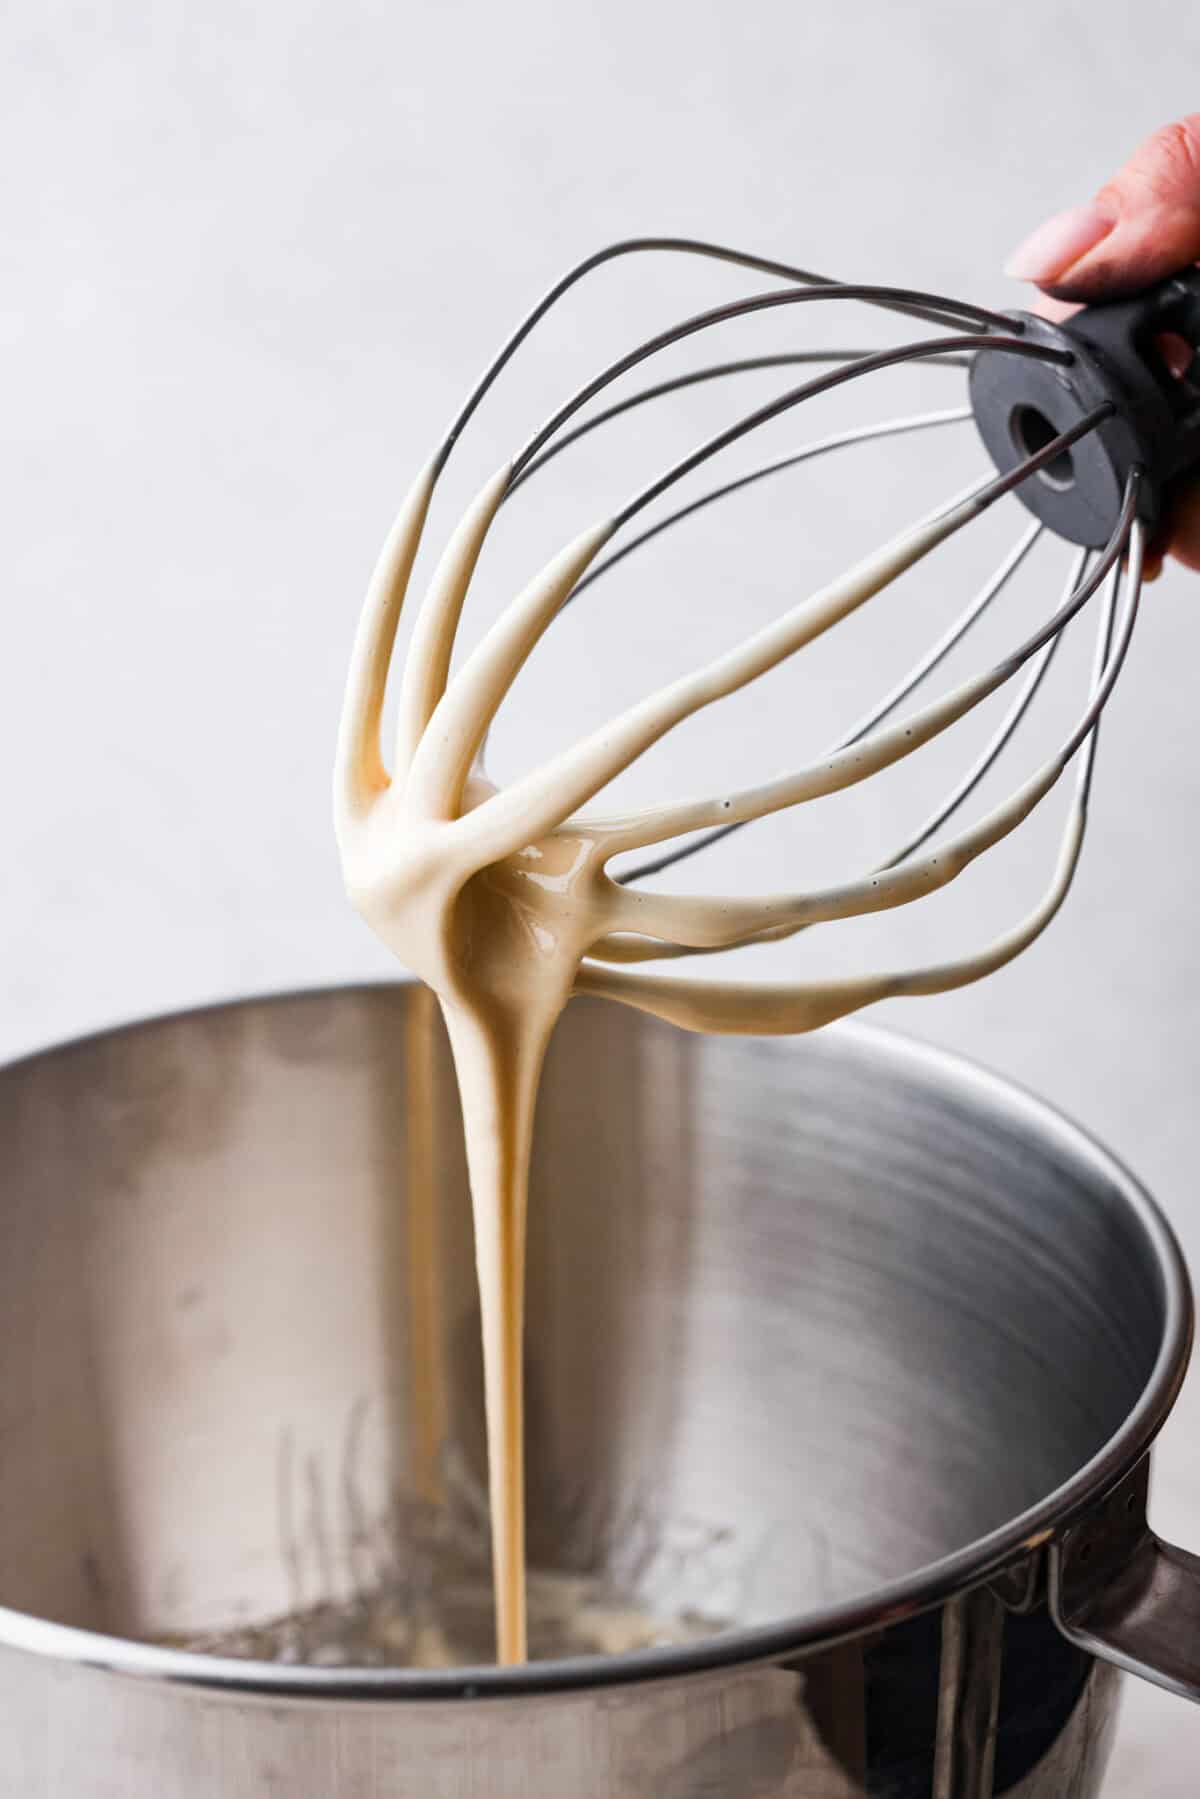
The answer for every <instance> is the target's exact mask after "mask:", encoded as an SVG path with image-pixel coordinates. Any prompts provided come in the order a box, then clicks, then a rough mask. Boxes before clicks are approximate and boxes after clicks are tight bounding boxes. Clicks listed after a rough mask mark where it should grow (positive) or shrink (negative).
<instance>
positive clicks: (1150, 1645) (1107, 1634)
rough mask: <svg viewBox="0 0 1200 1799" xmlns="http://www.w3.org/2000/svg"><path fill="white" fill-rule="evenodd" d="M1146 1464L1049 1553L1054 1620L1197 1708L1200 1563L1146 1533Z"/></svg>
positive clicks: (1086, 1645)
mask: <svg viewBox="0 0 1200 1799" xmlns="http://www.w3.org/2000/svg"><path fill="white" fill-rule="evenodd" d="M1149 1479H1150V1458H1149V1456H1144V1457H1143V1458H1142V1460H1141V1461H1140V1462H1139V1463H1138V1465H1137V1467H1136V1468H1135V1469H1134V1470H1133V1471H1132V1473H1130V1474H1128V1475H1126V1477H1125V1479H1124V1480H1123V1481H1122V1482H1121V1483H1120V1485H1119V1486H1117V1487H1115V1488H1114V1489H1113V1490H1112V1492H1111V1493H1109V1495H1108V1497H1107V1498H1106V1499H1105V1500H1104V1502H1103V1503H1102V1504H1101V1505H1100V1506H1099V1507H1098V1508H1097V1509H1096V1510H1094V1511H1092V1512H1089V1513H1088V1515H1087V1516H1086V1517H1085V1518H1083V1519H1082V1520H1081V1521H1080V1522H1079V1523H1078V1524H1075V1525H1072V1526H1071V1528H1070V1529H1069V1530H1067V1531H1065V1532H1064V1533H1063V1535H1062V1536H1061V1537H1060V1538H1059V1539H1058V1540H1057V1541H1056V1542H1054V1543H1052V1544H1051V1545H1050V1551H1049V1559H1048V1565H1047V1576H1048V1588H1049V1601H1050V1611H1051V1615H1052V1616H1053V1618H1054V1622H1055V1623H1056V1624H1057V1625H1058V1628H1059V1629H1060V1630H1061V1631H1062V1633H1063V1635H1064V1636H1065V1637H1068V1638H1070V1640H1071V1642H1073V1643H1077V1644H1078V1645H1079V1647H1080V1648H1081V1649H1086V1650H1088V1651H1089V1652H1090V1653H1091V1654H1092V1655H1098V1656H1100V1657H1101V1658H1102V1659H1103V1660H1104V1661H1108V1662H1115V1663H1116V1665H1117V1666H1118V1667H1119V1668H1126V1669H1128V1670H1129V1672H1130V1673H1131V1674H1139V1675H1141V1676H1142V1678H1143V1679H1144V1680H1151V1681H1153V1682H1154V1684H1155V1685H1156V1686H1160V1687H1166V1688H1167V1690H1168V1691H1169V1692H1172V1693H1180V1694H1182V1695H1183V1697H1184V1698H1185V1699H1195V1700H1200V1556H1195V1555H1189V1554H1188V1552H1187V1550H1186V1549H1176V1548H1175V1547H1174V1545H1173V1544H1171V1543H1164V1542H1163V1541H1162V1539H1161V1538H1160V1537H1156V1536H1155V1534H1154V1532H1153V1531H1152V1530H1151V1529H1150V1527H1149V1525H1148V1524H1147V1523H1146V1495H1147V1492H1148V1489H1149Z"/></svg>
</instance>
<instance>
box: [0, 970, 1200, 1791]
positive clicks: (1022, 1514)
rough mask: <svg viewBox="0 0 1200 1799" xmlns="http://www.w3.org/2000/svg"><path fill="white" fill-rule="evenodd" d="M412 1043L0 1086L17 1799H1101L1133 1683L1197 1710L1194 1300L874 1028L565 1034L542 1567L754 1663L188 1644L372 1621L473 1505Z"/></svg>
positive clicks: (465, 1276) (457, 1251)
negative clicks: (395, 1661)
mask: <svg viewBox="0 0 1200 1799" xmlns="http://www.w3.org/2000/svg"><path fill="white" fill-rule="evenodd" d="M423 1004H424V996H423V994H422V993H421V992H420V990H418V989H415V988H413V987H411V986H408V985H406V984H400V985H394V986H377V987H366V988H356V989H346V990H336V991H329V992H320V993H309V994H299V995H290V996H284V997H281V998H274V999H267V1000H251V1001H247V1002H245V1003H240V1004H234V1005H229V1006H221V1007H217V1008H214V1009H211V1010H207V1011H200V1012H192V1013H187V1014H182V1015H178V1016H174V1017H168V1018H162V1019H155V1020H151V1021H149V1022H147V1023H142V1024H137V1025H133V1026H130V1027H127V1028H124V1029H121V1030H117V1031H114V1032H111V1033H108V1034H106V1035H103V1036H99V1037H94V1038H91V1039H88V1040H86V1041H83V1042H79V1043H74V1044H69V1045H66V1046H65V1047H63V1048H60V1049H56V1050H52V1051H50V1052H47V1053H44V1054H40V1055H36V1056H33V1057H30V1058H28V1059H27V1060H25V1061H23V1062H19V1063H17V1064H14V1065H12V1066H10V1067H9V1068H7V1069H6V1070H4V1071H2V1072H0V1181H2V1183H3V1192H4V1202H3V1206H2V1207H0V1292H2V1295H3V1304H2V1305H0V1444H2V1445H3V1454H2V1456H0V1606H2V1607H3V1608H4V1609H3V1610H0V1692H2V1693H3V1704H2V1705H0V1799H18V1796H19V1799H33V1796H34V1795H36V1796H37V1799H199V1796H200V1795H205V1796H207V1795H210V1794H214V1793H220V1794H221V1795H222V1799H262V1796H263V1795H269V1794H276V1793H277V1794H286V1795H287V1796H288V1799H330V1795H335V1794H336V1795H339V1796H341V1795H344V1796H346V1799H483V1796H484V1795H486V1796H487V1799H515V1796H516V1795H518V1794H520V1795H527V1794H532V1795H535V1799H560V1796H561V1799H593V1796H594V1799H601V1796H603V1799H648V1795H650V1794H654V1795H656V1796H660V1799H701V1796H702V1795H706V1796H711V1795H716V1794H720V1795H721V1796H722V1799H856V1796H859V1795H868V1794H869V1795H878V1796H881V1799H882V1796H886V1799H930V1795H934V1796H935V1799H994V1796H996V1795H1000V1794H1011V1795H1017V1796H1019V1799H1062V1796H1063V1795H1064V1794H1066V1793H1070V1794H1072V1795H1073V1799H1089V1796H1090V1795H1093V1794H1095V1793H1097V1792H1098V1791H1099V1789H1100V1783H1101V1780H1102V1776H1103V1769H1104V1762H1105V1756H1106V1753H1107V1743H1108V1738H1109V1734H1110V1729H1111V1723H1112V1717H1113V1708H1114V1701H1115V1690H1116V1681H1117V1675H1116V1672H1115V1667H1114V1665H1113V1664H1114V1663H1117V1664H1121V1665H1124V1666H1127V1667H1130V1666H1132V1667H1136V1668H1138V1669H1139V1670H1140V1671H1141V1672H1143V1673H1146V1674H1148V1675H1149V1676H1150V1677H1151V1678H1155V1679H1158V1680H1161V1681H1162V1682H1164V1683H1165V1684H1167V1685H1170V1686H1173V1687H1175V1688H1177V1689H1178V1690H1180V1691H1184V1692H1189V1693H1193V1694H1194V1693H1195V1691H1196V1690H1197V1688H1198V1686H1200V1578H1198V1577H1197V1572H1196V1568H1197V1564H1194V1563H1193V1561H1192V1558H1190V1557H1188V1556H1186V1555H1184V1554H1183V1553H1182V1552H1180V1551H1175V1550H1172V1549H1169V1548H1168V1547H1167V1546H1165V1545H1162V1544H1160V1543H1159V1542H1158V1540H1157V1539H1156V1538H1155V1537H1153V1535H1152V1533H1150V1532H1149V1531H1148V1529H1147V1527H1146V1524H1145V1514H1144V1500H1145V1490H1146V1473H1147V1451H1148V1448H1149V1445H1150V1442H1151V1440H1152V1438H1153V1436H1154V1434H1155V1432H1156V1431H1157V1429H1158V1428H1159V1426H1160V1425H1161V1423H1162V1421H1163V1419H1164V1418H1165V1416H1166V1414H1167V1412H1168V1411H1169V1409H1170V1406H1171V1404H1172V1403H1173V1401H1174V1399H1175V1396H1176V1394H1177V1392H1178V1389H1179V1386H1180V1383H1181V1381H1182V1377H1183V1372H1184V1368H1185V1365H1186V1360H1187V1355H1188V1349H1189V1343H1190V1334H1191V1301H1190V1296H1189V1293H1188V1288H1187V1281H1186V1276H1185V1274H1184V1271H1183V1268H1182V1264H1181V1261H1180V1257H1179V1253H1178V1250H1177V1247H1176V1245H1175V1243H1174V1240H1173V1238H1172V1236H1171V1234H1170V1232H1169V1229H1168V1228H1167V1226H1166V1225H1165V1223H1164V1222H1163V1220H1162V1218H1161V1216H1160V1215H1159V1214H1158V1212H1157V1211H1156V1210H1155V1208H1154V1206H1153V1205H1152V1203H1151V1202H1150V1201H1149V1200H1148V1199H1147V1197H1146V1195H1145V1194H1144V1193H1143V1192H1142V1190H1141V1189H1140V1188H1139V1187H1138V1186H1137V1184H1136V1182H1135V1181H1134V1180H1133V1179H1131V1177H1130V1176H1129V1175H1128V1174H1127V1173H1126V1172H1125V1171H1124V1170H1123V1169H1122V1168H1121V1167H1120V1166H1119V1165H1118V1164H1117V1163H1116V1162H1115V1161H1113V1160H1112V1158H1111V1157H1109V1156H1108V1155H1107V1154H1106V1153H1105V1152H1104V1151H1103V1150H1102V1149H1100V1148H1099V1147H1097V1145H1095V1144H1094V1143H1093V1142H1092V1141H1091V1140H1090V1139H1088V1138H1087V1137H1086V1136H1084V1135H1083V1134H1082V1133H1081V1132H1079V1131H1078V1130H1077V1129H1075V1128H1074V1127H1073V1126H1071V1125H1069V1124H1067V1123H1066V1122H1064V1121H1063V1120H1062V1119H1061V1118H1059V1117H1058V1116H1057V1115H1056V1114H1054V1113H1053V1112H1051V1111H1050V1110H1048V1109H1047V1108H1046V1107H1044V1106H1043V1105H1041V1104H1039V1103H1038V1102H1036V1101H1034V1100H1032V1099H1030V1098H1028V1097H1027V1096H1025V1095H1024V1094H1022V1093H1020V1092H1018V1091H1016V1090H1014V1089H1012V1088H1010V1087H1008V1086H1006V1085H1005V1084H1003V1083H1002V1082H1000V1081H997V1080H995V1079H994V1078H992V1077H991V1076H989V1075H986V1074H983V1073H980V1072H978V1071H976V1070H974V1069H972V1068H970V1067H967V1066H966V1065H964V1064H962V1063H960V1062H957V1061H955V1060H953V1059H951V1058H948V1057H946V1056H944V1055H941V1054H938V1053H935V1052H932V1051H929V1050H926V1049H924V1048H920V1047H917V1046H915V1045H912V1044H908V1043H905V1042H903V1041H901V1040H897V1039H895V1038H892V1037H890V1036H887V1035H883V1034H880V1033H878V1032H876V1031H872V1030H867V1029H863V1028H860V1027H855V1028H845V1027H841V1028H837V1029H835V1030H832V1031H829V1032H826V1033H823V1034H821V1035H819V1036H817V1037H815V1038H809V1039H800V1040H795V1039H792V1040H783V1039H772V1040H767V1041H758V1040H742V1039H734V1038H699V1037H690V1036H684V1035H682V1034H680V1033H678V1032H676V1031H674V1030H672V1029H671V1028H669V1027H667V1026H665V1025H663V1024H661V1023H658V1022H655V1021H652V1020H651V1019H649V1018H647V1017H645V1016H643V1015H641V1014H638V1013H632V1012H629V1011H626V1010H625V1009H624V1008H616V1007H608V1006H605V1005H604V1004H603V1003H601V1002H596V1001H584V1002H578V1003H576V1004H574V1005H573V1006H572V1007H571V1008H570V1009H569V1011H568V1013H567V1015H566V1017H565V1018H564V1020H563V1022H562V1024H561V1026H560V1029H559V1032H558V1035H557V1038H556V1041H555V1044H554V1046H553V1049H552V1054H551V1057H550V1063H549V1067H548V1071H547V1077H546V1086H545V1090H544V1093H543V1097H542V1102H541V1110H540V1114H539V1142H538V1150H537V1156H536V1158H535V1169H534V1178H533V1192H532V1206H531V1239H530V1246H529V1249H530V1254H529V1267H530V1301H529V1305H530V1310H529V1319H528V1326H527V1344H528V1347H527V1356H528V1382H529V1394H530V1417H529V1450H528V1466H529V1486H530V1495H529V1497H530V1523H529V1536H530V1549H531V1557H532V1560H533V1562H534V1563H535V1565H541V1566H544V1567H551V1568H560V1569H564V1570H574V1571H578V1572H580V1573H588V1572H600V1573H605V1572H609V1573H611V1574H612V1576H613V1578H614V1581H615V1582H616V1583H617V1584H619V1585H620V1586H621V1587H622V1588H623V1589H624V1590H630V1591H632V1592H633V1593H634V1594H635V1595H636V1596H637V1597H638V1598H639V1599H640V1600H644V1602H645V1603H646V1605H647V1607H653V1608H655V1609H656V1610H657V1611H658V1612H659V1613H663V1612H666V1613H671V1612H675V1613H683V1612H690V1613H693V1614H698V1615H703V1616H704V1617H706V1618H709V1619H714V1620H716V1621H717V1622H718V1623H719V1624H720V1625H722V1626H723V1628H720V1629H718V1630H717V1631H716V1634H713V1635H710V1636H706V1637H702V1638H697V1639H696V1640H694V1641H691V1642H688V1643H686V1644H683V1645H678V1646H673V1647H667V1648H656V1649H648V1650H641V1651H638V1652H636V1653H633V1654H630V1655H627V1656H618V1657H599V1656H597V1657H580V1658H576V1659H574V1660H570V1661H566V1660H557V1661H544V1662H534V1663H532V1664H530V1665H529V1666H527V1667H525V1668H517V1669H496V1668H492V1667H473V1668H452V1669H442V1670H405V1669H395V1668H388V1667H361V1668H354V1667H331V1666H319V1667H312V1666H300V1665H291V1664H287V1663H273V1662H266V1661H255V1660H239V1659H234V1658H233V1657H230V1656H224V1657H209V1656H205V1655H202V1654H198V1653H196V1652H194V1650H191V1649H187V1648H178V1647H171V1646H169V1644H170V1643H172V1642H174V1643H179V1642H183V1641H186V1640H188V1639H189V1638H195V1637H196V1636H197V1635H200V1634H202V1633H204V1632H206V1631H212V1630H218V1629H225V1628H228V1627H232V1626H236V1625H240V1624H247V1623H250V1622H252V1621H255V1620H265V1619H271V1618H275V1617H278V1616H280V1615H282V1614H285V1613H287V1612H289V1611H295V1610H297V1609H303V1608H306V1607H312V1606H314V1605H318V1604H321V1603H324V1602H327V1601H333V1600H337V1601H352V1600H353V1599H354V1597H355V1595H358V1594H361V1593H363V1592H364V1591H367V1590H369V1588H370V1587H371V1585H372V1583H373V1582H377V1581H378V1580H379V1579H381V1578H383V1577H384V1576H385V1575H386V1574H388V1572H389V1571H390V1573H391V1574H392V1575H393V1576H394V1574H395V1571H396V1569H397V1568H400V1567H403V1566H404V1565H405V1560H404V1558H405V1553H406V1549H405V1542H404V1533H405V1531H406V1529H408V1528H410V1526H411V1523H412V1520H413V1519H415V1518H422V1519H424V1520H425V1521H426V1523H428V1521H429V1520H430V1519H434V1520H436V1518H437V1516H438V1514H439V1511H444V1510H446V1509H447V1508H449V1507H451V1505H452V1504H460V1505H461V1503H462V1497H461V1496H462V1494H463V1493H464V1492H466V1493H468V1494H472V1493H475V1492H476V1491H477V1490H478V1489H479V1486H480V1484H481V1482H482V1477H483V1472H484V1452H483V1420H482V1398H481V1375H480V1369H479V1348H478V1313H477V1301H476V1295H475V1285H474V1268H473V1261H472V1247H471V1233H470V1212H469V1205H468V1197H467V1191H466V1184H465V1174H464V1170H463V1162H462V1152H461V1145H460V1141H459V1123H458V1118H457V1110H456V1102H455V1099H454V1089H453V1082H452V1079H451V1076H450V1071H449V1065H448V1062H447V1061H446V1059H445V1052H444V1048H443V1046H442V1045H441V1043H440V1040H439V1042H438V1044H437V1047H436V1052H435V1054H434V1057H433V1061H432V1066H431V1067H430V1068H427V1069H425V1070H424V1072H423V1073H422V1074H421V1075H420V1078H419V1079H418V1078H417V1076H418V1072H419V1071H418V1070H417V1068H416V1066H415V1063H414V1062H413V1060H412V1057H410V1064H409V1066H408V1067H407V1069H406V1066H405V1060H404V1047H405V1044H406V1043H407V1044H408V1045H409V1047H410V1050H412V1048H413V1046H414V1045H416V1044H418V1042H419V1032H418V1031H416V1030H414V1028H413V1026H414V1023H416V1024H420V1022H421V1019H422V1018H423V1017H424V1016H425V1015H426V1013H424V1012H420V1011H419V1009H420V1008H422V1007H423ZM414 1053H415V1052H414ZM417 1059H418V1060H419V1056H418V1058H417ZM423 1184H425V1185H427V1186H429V1187H430V1188H431V1193H428V1194H426V1195H425V1198H426V1202H427V1203H426V1204H424V1205H422V1204H421V1193H420V1192H418V1189H419V1188H421V1187H422V1185H423ZM430 1202H431V1203H430ZM431 1220H432V1224H431V1222H430V1221H431ZM434 1436H436V1437H437V1439H438V1441H437V1442H436V1444H435V1443H433V1437H434ZM455 1495H457V1498H456V1497H455ZM164 1642H165V1643H166V1644H167V1645H168V1646H164Z"/></svg>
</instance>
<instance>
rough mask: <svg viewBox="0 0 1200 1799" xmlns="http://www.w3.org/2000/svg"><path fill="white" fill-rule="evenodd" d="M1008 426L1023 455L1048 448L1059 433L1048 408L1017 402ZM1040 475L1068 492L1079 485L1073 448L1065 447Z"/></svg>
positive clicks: (1047, 481) (1040, 478)
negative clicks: (1043, 408) (1049, 416)
mask: <svg viewBox="0 0 1200 1799" xmlns="http://www.w3.org/2000/svg"><path fill="white" fill-rule="evenodd" d="M1008 428H1009V431H1010V432H1011V434H1012V440H1013V443H1014V445H1015V446H1016V448H1017V449H1018V451H1019V452H1020V454H1021V455H1022V456H1034V455H1036V454H1037V452H1038V451H1039V450H1044V449H1045V447H1046V445H1047V444H1048V443H1051V442H1052V441H1053V439H1054V438H1056V437H1057V436H1058V435H1059V427H1058V426H1056V425H1053V424H1051V422H1050V420H1049V419H1048V418H1047V417H1046V415H1045V413H1044V412H1040V411H1039V410H1038V408H1037V407H1036V406H1014V407H1013V409H1012V412H1011V413H1010V414H1009V420H1008ZM1037 479H1038V480H1039V481H1043V482H1045V484H1046V486H1047V487H1052V488H1054V489H1055V491H1056V492H1057V493H1066V492H1067V491H1068V489H1070V488H1072V487H1074V485H1075V458H1074V457H1073V456H1072V454H1071V452H1070V450H1063V451H1062V452H1061V453H1060V454H1059V455H1057V456H1055V457H1054V458H1053V459H1052V460H1051V461H1050V462H1048V463H1046V465H1045V467H1044V468H1040V469H1039V470H1038V472H1037Z"/></svg>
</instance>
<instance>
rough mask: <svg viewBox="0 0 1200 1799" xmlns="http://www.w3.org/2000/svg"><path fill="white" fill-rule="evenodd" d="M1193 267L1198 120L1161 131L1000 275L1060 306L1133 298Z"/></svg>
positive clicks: (1199, 189) (1196, 116) (1051, 222)
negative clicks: (1128, 295)
mask: <svg viewBox="0 0 1200 1799" xmlns="http://www.w3.org/2000/svg"><path fill="white" fill-rule="evenodd" d="M1196 261H1200V113H1190V114H1189V115H1188V117H1187V118H1185V119H1180V120H1179V121H1178V123H1176V124H1174V125H1164V126H1163V128H1162V129H1161V131H1156V132H1155V133H1154V136H1153V137H1149V138H1147V139H1146V141H1145V143H1144V144H1142V145H1140V147H1139V148H1138V149H1137V150H1135V151H1134V153H1133V155H1132V156H1131V157H1130V159H1129V161H1128V162H1127V163H1126V164H1125V167H1124V168H1123V169H1122V170H1121V171H1120V173H1119V174H1118V175H1117V176H1115V177H1114V179H1113V180H1112V181H1110V182H1108V183H1107V185H1106V186H1104V187H1102V188H1101V189H1100V192H1099V193H1098V194H1097V195H1096V197H1095V199H1094V200H1092V201H1090V202H1089V203H1088V204H1087V205H1086V206H1080V207H1077V208H1075V209H1074V210H1073V211H1071V212H1060V213H1057V214H1056V215H1055V217H1054V218H1052V219H1048V220H1047V221H1046V223H1045V224H1044V225H1042V226H1040V227H1039V229H1038V230H1037V231H1035V232H1034V233H1033V235H1032V237H1029V238H1026V240H1025V242H1024V243H1023V244H1022V245H1021V246H1020V248H1019V249H1017V250H1016V251H1014V253H1013V255H1012V256H1011V257H1010V258H1009V260H1008V262H1007V264H1006V265H1005V273H1006V274H1008V275H1013V276H1015V277H1016V278H1017V280H1020V281H1034V282H1036V283H1037V285H1038V286H1039V287H1041V288H1043V289H1044V290H1045V291H1046V292H1047V293H1050V294H1054V295H1056V296H1057V297H1058V298H1060V299H1064V300H1098V299H1112V298H1114V297H1115V296H1117V295H1119V294H1125V293H1136V292H1137V291H1138V290H1139V289H1140V288H1143V287H1148V286H1149V285H1150V284H1151V283H1152V282H1154V281H1161V280H1163V279H1164V278H1165V277H1166V276H1167V275H1172V274H1174V273H1175V271H1176V270H1177V269H1181V268H1183V267H1185V265H1186V264H1188V263H1190V262H1196Z"/></svg>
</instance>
